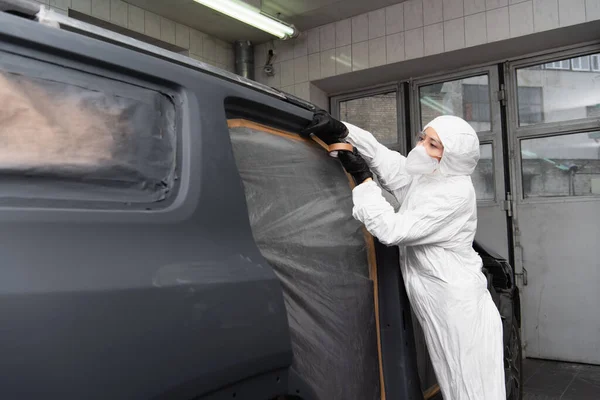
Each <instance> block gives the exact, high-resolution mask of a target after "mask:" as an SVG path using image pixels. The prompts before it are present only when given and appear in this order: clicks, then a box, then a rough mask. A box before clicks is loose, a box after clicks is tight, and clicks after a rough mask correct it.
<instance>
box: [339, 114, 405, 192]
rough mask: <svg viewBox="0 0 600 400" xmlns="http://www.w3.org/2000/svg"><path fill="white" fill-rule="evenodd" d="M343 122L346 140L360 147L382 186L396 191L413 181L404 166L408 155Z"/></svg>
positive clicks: (359, 149) (361, 152)
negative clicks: (346, 133) (391, 148)
mask: <svg viewBox="0 0 600 400" xmlns="http://www.w3.org/2000/svg"><path fill="white" fill-rule="evenodd" d="M343 123H344V125H346V127H347V128H348V136H347V137H346V140H347V141H348V142H350V143H351V144H352V145H353V146H354V147H356V148H357V149H358V151H359V152H360V154H361V155H362V156H363V158H364V159H365V161H366V162H367V164H368V165H369V167H370V168H371V170H372V171H373V172H374V173H375V174H376V175H377V176H378V177H379V181H380V183H381V184H382V186H384V187H385V188H386V189H387V190H389V191H392V192H395V191H398V190H399V189H401V188H402V187H404V186H407V185H408V184H409V183H410V182H411V181H412V177H411V176H410V175H409V174H407V173H406V169H405V167H404V165H405V163H406V157H404V156H403V155H401V154H400V153H398V152H397V151H393V150H390V149H388V148H387V147H385V146H384V145H382V144H381V143H379V142H378V141H377V139H375V137H374V136H373V135H372V134H371V133H370V132H367V131H365V130H364V129H361V128H359V127H357V126H354V125H352V124H349V123H347V122H343ZM399 200H400V199H399Z"/></svg>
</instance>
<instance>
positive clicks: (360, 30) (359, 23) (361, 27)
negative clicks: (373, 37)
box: [352, 14, 369, 43]
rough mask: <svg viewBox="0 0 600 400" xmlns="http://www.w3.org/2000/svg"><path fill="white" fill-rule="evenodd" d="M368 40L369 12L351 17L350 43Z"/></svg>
mask: <svg viewBox="0 0 600 400" xmlns="http://www.w3.org/2000/svg"><path fill="white" fill-rule="evenodd" d="M365 40H369V14H361V15H358V16H356V17H354V18H352V43H359V42H364V41H365Z"/></svg>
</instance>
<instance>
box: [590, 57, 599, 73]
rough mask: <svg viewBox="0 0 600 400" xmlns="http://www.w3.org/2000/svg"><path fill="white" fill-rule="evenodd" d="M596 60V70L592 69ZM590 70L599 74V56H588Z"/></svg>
mask: <svg viewBox="0 0 600 400" xmlns="http://www.w3.org/2000/svg"><path fill="white" fill-rule="evenodd" d="M594 59H595V60H596V64H597V65H598V67H597V68H594V61H593V60H594ZM590 70H592V71H594V72H600V54H590Z"/></svg>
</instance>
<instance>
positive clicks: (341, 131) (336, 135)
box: [300, 110, 348, 144]
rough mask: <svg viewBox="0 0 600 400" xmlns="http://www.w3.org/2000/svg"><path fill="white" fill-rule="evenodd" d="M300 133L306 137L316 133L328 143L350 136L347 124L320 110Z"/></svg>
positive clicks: (337, 141)
mask: <svg viewBox="0 0 600 400" xmlns="http://www.w3.org/2000/svg"><path fill="white" fill-rule="evenodd" d="M300 134H301V135H302V136H305V137H308V136H310V135H311V134H314V135H315V136H317V137H318V138H319V139H321V140H322V141H324V142H325V143H326V144H333V143H339V142H340V141H341V139H344V138H345V137H346V136H348V129H347V128H346V125H344V124H342V123H341V122H340V121H338V120H337V119H335V118H333V117H332V116H331V115H330V114H329V113H328V112H327V111H323V110H318V111H317V112H315V114H314V116H313V119H312V121H311V122H310V124H308V125H307V126H306V128H304V129H303V130H302V131H301V132H300Z"/></svg>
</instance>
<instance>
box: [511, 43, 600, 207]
mask: <svg viewBox="0 0 600 400" xmlns="http://www.w3.org/2000/svg"><path fill="white" fill-rule="evenodd" d="M598 53H600V45H598V44H593V45H586V46H580V47H576V48H570V49H568V50H563V51H558V52H554V53H546V54H543V55H539V56H533V57H529V58H522V59H519V60H516V61H512V62H507V63H506V68H505V82H506V90H507V99H509V101H508V104H507V123H508V142H509V144H508V145H509V154H510V163H511V165H510V168H509V171H510V180H511V186H512V187H513V190H514V191H515V192H516V193H518V196H514V200H515V201H516V202H517V204H523V205H527V204H547V203H568V202H590V201H592V202H593V201H596V202H597V201H598V200H599V199H600V197H599V196H594V195H586V196H548V197H528V198H526V197H525V196H524V186H523V160H522V157H521V141H522V140H526V139H536V138H545V137H554V136H561V135H568V134H576V133H585V132H597V131H600V120H599V119H598V118H597V117H589V118H583V119H578V120H570V121H558V122H552V123H540V124H534V125H528V126H522V127H520V126H519V120H518V118H519V115H518V110H519V108H518V107H519V105H518V97H517V96H516V94H517V90H518V85H517V70H519V69H521V68H525V67H530V66H536V65H539V64H546V63H550V62H553V61H559V60H565V59H572V58H577V57H580V56H585V55H597V54H598ZM590 66H591V60H590Z"/></svg>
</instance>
